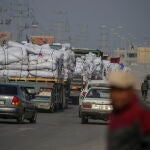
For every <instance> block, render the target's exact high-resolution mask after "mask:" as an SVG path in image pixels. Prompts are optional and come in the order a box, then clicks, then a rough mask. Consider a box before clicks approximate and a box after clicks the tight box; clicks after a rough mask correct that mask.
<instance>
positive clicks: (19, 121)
mask: <svg viewBox="0 0 150 150" xmlns="http://www.w3.org/2000/svg"><path fill="white" fill-rule="evenodd" d="M17 123H18V124H22V123H24V113H22V114H21V115H20V116H19V117H18V118H17Z"/></svg>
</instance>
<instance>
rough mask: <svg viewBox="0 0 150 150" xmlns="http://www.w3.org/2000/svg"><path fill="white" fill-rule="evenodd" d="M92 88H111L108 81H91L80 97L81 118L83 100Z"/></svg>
mask: <svg viewBox="0 0 150 150" xmlns="http://www.w3.org/2000/svg"><path fill="white" fill-rule="evenodd" d="M91 87H109V84H108V82H107V81H106V80H89V81H88V82H87V84H86V85H85V88H84V89H83V90H82V91H81V93H80V96H79V117H80V108H81V105H82V100H83V99H84V97H85V95H86V94H87V92H88V90H89V88H91Z"/></svg>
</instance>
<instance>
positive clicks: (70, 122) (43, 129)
mask: <svg viewBox="0 0 150 150" xmlns="http://www.w3.org/2000/svg"><path fill="white" fill-rule="evenodd" d="M106 133H107V125H106V124H105V123H104V122H102V121H90V124H88V125H82V124H80V119H79V118H78V109H77V106H70V107H69V109H68V110H65V111H64V112H58V113H54V114H50V113H39V114H38V121H37V124H29V123H28V122H26V123H24V124H21V125H19V124H16V123H15V121H13V120H2V119H0V149H1V150H105V149H106Z"/></svg>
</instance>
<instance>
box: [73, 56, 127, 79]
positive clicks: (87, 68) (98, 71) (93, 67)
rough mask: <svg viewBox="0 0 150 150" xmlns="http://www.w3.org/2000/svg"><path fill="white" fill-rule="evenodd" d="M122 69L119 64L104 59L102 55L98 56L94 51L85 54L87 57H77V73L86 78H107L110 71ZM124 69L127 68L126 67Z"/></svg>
mask: <svg viewBox="0 0 150 150" xmlns="http://www.w3.org/2000/svg"><path fill="white" fill-rule="evenodd" d="M120 69H122V68H121V66H120V65H119V64H117V63H111V62H110V61H108V60H102V59H101V57H96V55H95V54H92V53H89V54H87V55H85V57H81V58H79V57H78V58H76V66H75V74H77V75H81V76H83V78H84V79H85V80H88V79H91V78H95V79H100V78H101V79H105V78H106V76H107V75H108V73H109V72H111V71H112V70H114V71H117V70H120ZM123 69H124V70H125V69H126V67H124V68H123ZM126 70H127V69H126Z"/></svg>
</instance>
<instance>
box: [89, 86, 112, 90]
mask: <svg viewBox="0 0 150 150" xmlns="http://www.w3.org/2000/svg"><path fill="white" fill-rule="evenodd" d="M92 89H100V90H105V89H106V90H109V89H110V88H109V87H103V86H102V87H91V88H89V90H92Z"/></svg>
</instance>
